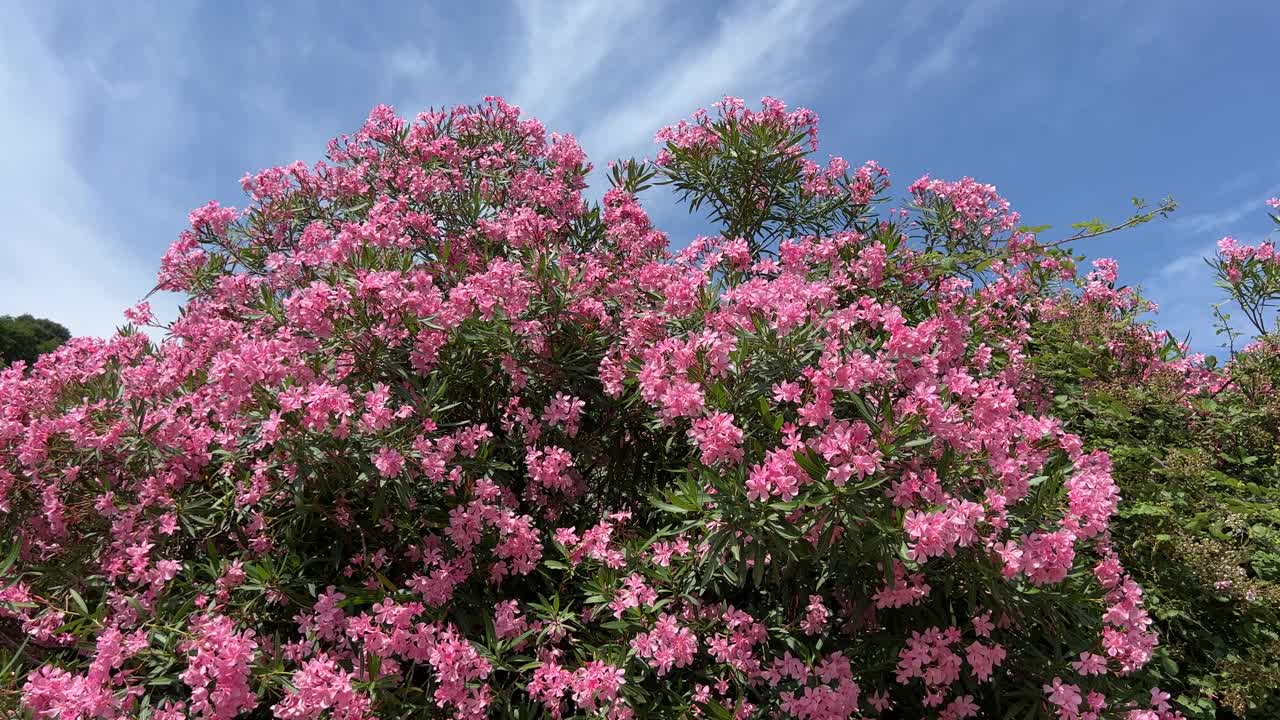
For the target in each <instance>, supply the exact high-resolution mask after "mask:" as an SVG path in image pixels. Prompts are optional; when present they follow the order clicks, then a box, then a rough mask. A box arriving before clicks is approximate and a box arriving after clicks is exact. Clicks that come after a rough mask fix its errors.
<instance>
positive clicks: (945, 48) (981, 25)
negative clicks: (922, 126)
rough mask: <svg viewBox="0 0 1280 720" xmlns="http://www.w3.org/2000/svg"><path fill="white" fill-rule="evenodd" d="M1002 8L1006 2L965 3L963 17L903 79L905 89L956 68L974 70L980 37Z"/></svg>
mask: <svg viewBox="0 0 1280 720" xmlns="http://www.w3.org/2000/svg"><path fill="white" fill-rule="evenodd" d="M1003 5H1004V2H1003V0H981V1H977V2H970V3H967V4H965V5H964V6H963V10H962V11H961V13H960V17H959V18H957V19H956V20H955V22H954V23H952V24H951V25H950V27H948V28H947V29H946V31H945V32H943V33H942V35H941V37H940V38H939V39H938V40H937V41H936V42H933V43H931V45H932V48H931V49H930V50H929V51H928V52H926V53H925V54H924V55H923V56H922V57H921V58H920V59H919V60H918V61H916V62H914V63H912V64H911V65H910V66H909V67H908V68H907V72H906V75H905V80H904V83H905V85H906V88H907V89H915V88H918V87H919V86H920V85H923V84H924V83H926V82H928V81H930V80H933V79H935V78H938V77H941V76H943V75H947V74H950V73H952V72H955V71H956V70H957V69H967V68H969V67H972V66H973V65H974V64H975V63H976V62H977V57H978V55H977V54H976V53H974V52H972V49H973V45H974V44H975V43H976V42H977V40H978V36H979V34H980V33H981V32H982V31H983V30H985V29H986V28H987V27H989V26H990V25H991V24H992V23H993V22H994V21H995V20H996V18H997V17H998V15H999V12H1000V10H1001V9H1002V7H1003Z"/></svg>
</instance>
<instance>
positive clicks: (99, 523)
mask: <svg viewBox="0 0 1280 720" xmlns="http://www.w3.org/2000/svg"><path fill="white" fill-rule="evenodd" d="M657 140H658V142H659V144H660V152H658V153H657V157H656V160H654V161H652V162H650V161H635V160H631V161H626V162H619V163H616V164H613V165H612V166H611V168H610V171H609V172H608V173H607V174H608V176H609V182H610V188H609V189H608V190H607V192H605V193H604V195H603V200H602V201H601V202H599V203H589V202H586V201H585V200H584V195H583V192H584V190H585V189H586V181H587V179H588V177H589V176H590V174H591V166H590V165H589V164H588V161H587V159H586V157H585V155H584V153H583V152H582V150H581V149H580V147H579V146H578V145H577V143H576V142H575V141H574V139H573V138H572V137H569V136H563V135H556V134H551V135H550V136H549V137H548V135H547V133H546V131H545V129H544V128H543V126H542V125H541V124H539V123H538V122H537V121H534V120H529V119H522V118H521V117H520V116H519V112H518V110H517V109H516V108H513V107H511V106H509V105H507V104H506V103H504V102H503V101H501V100H499V99H496V98H490V99H486V100H485V102H484V103H483V104H481V105H479V106H475V107H459V108H455V109H452V110H443V111H429V112H426V113H423V114H421V115H419V116H417V117H416V118H415V119H414V120H413V121H412V122H409V121H405V120H402V119H400V118H398V117H397V116H396V115H395V114H394V112H393V111H392V110H391V109H389V108H386V107H378V108H375V109H374V111H373V112H372V114H371V115H370V116H369V119H368V121H367V122H366V123H365V125H364V126H363V127H362V128H361V129H360V130H359V131H358V132H357V133H355V134H354V135H350V136H345V135H344V136H342V137H340V138H338V139H336V140H334V141H332V142H331V143H330V145H329V148H328V154H327V160H326V161H324V162H321V163H318V164H317V165H316V166H314V167H307V166H305V165H303V164H301V163H295V164H293V165H290V166H287V167H278V168H272V169H269V170H266V171H263V172H261V173H258V174H256V175H251V176H246V177H245V178H244V180H243V186H244V189H245V192H246V194H247V196H248V201H249V202H248V208H247V209H245V210H235V209H232V208H228V207H222V206H220V205H218V204H216V203H210V204H208V205H206V206H204V207H202V208H199V209H197V210H196V211H194V212H193V213H192V214H191V216H190V227H189V228H188V229H187V230H185V231H183V232H182V233H181V235H180V236H179V238H178V240H177V241H176V242H175V243H174V244H173V245H172V246H171V247H170V249H169V250H168V252H167V253H166V254H165V256H164V258H163V259H162V261H161V270H160V277H159V284H158V286H157V287H158V288H160V289H164V290H171V291H180V292H183V293H186V294H187V296H188V300H187V301H186V303H185V305H184V306H183V308H182V311H181V313H180V316H179V317H178V319H177V320H176V321H174V322H172V323H170V324H167V325H163V326H160V325H158V324H157V322H156V321H155V320H154V319H153V318H152V316H151V312H150V310H149V308H148V307H147V305H146V304H145V303H143V304H140V305H138V306H137V307H135V308H132V309H130V310H129V311H128V312H127V313H126V318H127V320H128V323H127V324H126V325H124V326H123V327H122V328H121V330H120V331H119V332H118V333H117V334H116V335H114V336H113V337H111V338H108V339H105V340H99V339H90V338H76V339H73V340H71V341H70V342H68V343H67V344H66V345H64V346H63V347H61V348H59V349H57V350H56V351H54V352H52V353H49V354H46V355H44V356H42V357H41V358H40V359H39V360H37V361H36V362H35V363H34V364H33V365H32V366H30V367H27V366H26V364H25V363H22V362H19V363H17V364H15V366H14V367H12V368H10V369H8V370H5V371H4V372H3V374H0V398H2V399H3V403H0V523H2V524H3V528H4V531H5V532H4V534H3V535H0V538H4V539H5V540H6V541H7V543H6V548H7V550H8V556H7V559H6V560H5V561H4V562H3V563H0V568H2V569H3V570H2V571H0V582H2V583H3V588H4V589H3V590H0V616H3V619H0V641H2V642H3V644H4V647H3V649H0V652H3V656H2V657H0V683H3V690H0V709H3V710H5V712H7V713H9V714H16V715H17V716H19V717H37V718H58V719H59V720H73V719H75V720H80V719H82V718H110V719H116V718H150V719H153V720H178V719H179V718H201V719H204V718H211V719H217V720H229V719H230V718H281V719H306V720H310V719H313V718H315V719H319V718H326V719H328V718H332V719H333V720H372V719H373V718H380V719H381V720H390V719H392V718H423V717H457V718H479V717H499V718H535V717H557V718H559V717H608V718H631V717H638V718H686V717H705V718H713V719H726V718H749V717H794V718H805V719H812V720H818V719H822V720H834V719H835V718H849V717H866V718H873V717H883V718H898V717H936V718H945V719H947V720H961V719H963V718H970V717H978V716H982V717H999V718H1003V717H1017V718H1021V717H1027V718H1035V717H1044V718H1054V717H1056V718H1102V717H1127V718H1130V719H1131V720H1168V719H1170V718H1178V717H1182V716H1183V715H1184V714H1185V715H1186V716H1187V717H1191V716H1195V715H1199V716H1205V717H1208V716H1212V714H1213V712H1214V711H1215V710H1216V709H1217V708H1219V707H1220V708H1222V709H1223V711H1224V712H1225V711H1235V712H1237V713H1240V714H1243V713H1245V712H1248V711H1249V710H1250V709H1256V708H1266V707H1272V708H1274V707H1275V705H1274V703H1275V698H1274V696H1273V695H1269V694H1268V693H1272V692H1273V691H1271V690H1269V688H1272V687H1275V686H1276V682H1275V678H1276V675H1275V673H1276V666H1275V663H1276V661H1275V657H1276V654H1275V650H1276V649H1277V648H1276V642H1277V640H1276V637H1277V635H1276V628H1277V622H1276V617H1275V608H1276V604H1277V602H1278V599H1277V592H1276V590H1275V584H1274V582H1275V580H1276V572H1277V570H1278V569H1280V555H1278V554H1277V552H1276V548H1277V539H1276V531H1277V523H1276V514H1277V512H1278V511H1277V510H1276V509H1275V505H1274V503H1273V502H1271V500H1273V499H1274V494H1275V493H1276V492H1277V490H1276V485H1277V480H1276V474H1277V473H1276V467H1277V453H1276V447H1275V446H1276V428H1277V418H1278V417H1280V412H1278V406H1277V400H1276V397H1277V395H1276V393H1275V392H1274V391H1273V390H1272V388H1273V387H1274V384H1275V381H1276V378H1277V366H1278V365H1280V361H1278V360H1277V356H1276V341H1275V339H1274V337H1271V336H1268V335H1266V334H1265V333H1263V334H1262V337H1263V339H1262V340H1260V341H1258V344H1256V345H1255V346H1252V347H1250V348H1249V349H1247V350H1244V351H1242V352H1240V353H1239V354H1237V355H1236V356H1235V357H1233V358H1232V359H1231V360H1230V362H1228V363H1226V364H1224V366H1223V367H1221V368H1219V367H1216V366H1214V365H1213V364H1212V363H1210V362H1207V361H1205V360H1203V359H1201V358H1198V357H1195V356H1190V355H1188V354H1187V353H1186V351H1185V348H1183V347H1182V346H1179V345H1178V344H1177V343H1175V342H1172V341H1168V340H1167V338H1166V337H1165V336H1164V335H1162V334H1160V333H1158V332H1156V331H1154V330H1152V329H1151V328H1150V327H1149V326H1148V325H1147V324H1144V323H1143V322H1141V321H1140V320H1139V313H1140V312H1141V311H1142V309H1143V308H1144V305H1143V301H1142V300H1141V298H1140V297H1139V296H1138V295H1137V294H1136V293H1135V292H1133V291H1131V290H1129V289H1127V288H1117V287H1116V284H1115V280H1116V271H1115V267H1114V263H1110V262H1109V261H1098V262H1097V263H1095V267H1094V268H1093V269H1092V270H1091V271H1089V272H1087V273H1083V274H1082V273H1078V272H1077V260H1078V259H1077V258H1075V257H1073V255H1072V254H1071V252H1070V251H1069V250H1068V249H1066V248H1064V247H1063V246H1059V245H1058V244H1056V243H1042V242H1041V241H1040V240H1038V239H1037V236H1036V234H1035V233H1034V232H1032V231H1030V230H1028V229H1027V228H1024V227H1023V226H1022V225H1021V224H1020V220H1019V217H1018V215H1017V214H1016V213H1015V212H1013V211H1012V210H1011V209H1010V208H1009V204H1008V203H1007V202H1006V201H1004V200H1003V199H1002V198H1001V197H1000V196H999V195H997V193H996V191H995V189H994V188H993V187H991V186H989V185H984V184H981V183H978V182H976V181H974V180H973V179H971V178H964V179H961V180H958V181H944V180H938V179H932V178H928V177H926V178H921V179H919V180H917V181H915V182H914V183H911V184H910V185H909V186H908V187H907V188H906V190H905V193H903V194H902V196H901V202H898V203H894V202H892V199H893V198H894V197H895V195H894V193H893V191H892V190H891V187H890V183H889V176H888V173H887V172H886V171H885V170H884V169H882V168H881V167H879V166H878V165H876V164H875V163H872V162H869V163H865V164H863V165H861V166H859V167H856V168H855V167H852V166H851V165H850V164H849V163H847V162H846V161H844V160H842V159H840V158H832V159H830V160H829V161H828V162H827V163H825V164H818V163H816V162H815V161H814V160H813V159H812V158H813V157H815V156H816V152H817V118H816V117H815V116H814V115H813V114H812V113H810V112H808V111H805V110H794V111H788V110H787V109H786V108H785V107H784V106H783V105H782V104H781V103H779V102H777V101H775V100H772V99H768V98H766V99H765V100H764V101H762V104H761V107H760V108H759V109H749V108H747V107H746V106H744V105H743V103H742V102H741V101H738V100H736V99H733V98H727V99H726V100H725V101H723V102H722V103H719V104H717V105H716V106H715V107H714V108H712V109H711V110H710V111H699V112H698V113H695V114H694V115H693V116H692V117H691V118H690V119H688V120H686V121H682V122H680V123H677V124H676V125H673V126H671V127H668V128H665V129H663V130H662V131H660V132H659V133H658V136H657ZM654 185H665V186H668V187H669V188H670V189H671V190H673V191H674V193H675V196H676V197H677V198H678V199H679V200H680V202H682V203H683V204H684V205H686V206H687V207H688V208H689V209H690V210H691V211H694V212H698V213H701V214H703V215H704V216H705V217H707V218H708V219H709V220H710V221H711V222H712V223H713V224H714V226H715V227H716V230H717V232H718V234H717V235H715V236H712V237H699V238H696V239H694V240H693V241H692V242H689V243H685V242H683V240H684V239H681V240H682V242H679V243H671V242H670V241H669V238H668V237H667V236H666V234H664V233H663V232H661V231H660V230H658V229H657V228H655V227H654V226H653V225H652V223H651V222H650V219H649V217H648V215H647V214H646V212H645V210H644V209H643V208H642V206H641V204H640V198H641V197H642V194H643V193H644V192H645V190H646V189H648V188H650V187H652V186H654ZM673 245H678V246H680V247H681V248H682V249H678V250H677V249H673ZM1269 247H1270V246H1267V245H1260V246H1257V247H1247V246H1238V245H1231V246H1229V247H1226V248H1224V249H1223V251H1222V253H1220V257H1219V258H1218V260H1217V262H1218V263H1219V267H1220V268H1221V270H1222V272H1223V273H1225V274H1224V275H1223V283H1224V285H1225V286H1226V287H1227V288H1228V290H1229V291H1231V292H1232V293H1233V297H1236V298H1237V299H1239V300H1240V302H1241V303H1242V307H1243V306H1244V305H1247V304H1248V303H1249V302H1254V301H1257V300H1258V298H1256V297H1253V296H1250V295H1249V294H1248V293H1249V292H1252V291H1253V290H1257V291H1258V292H1263V293H1264V294H1265V292H1266V287H1265V283H1266V282H1270V280H1268V279H1267V278H1272V276H1273V274H1274V273H1275V268H1276V267H1277V266H1276V265H1275V264H1274V262H1273V261H1274V256H1273V255H1271V254H1269V251H1268V250H1266V248H1269ZM1249 263H1252V265H1249ZM1268 263H1272V264H1268ZM1242 265H1248V269H1245V270H1242V274H1241V275H1239V276H1235V275H1231V273H1232V272H1233V270H1232V268H1236V267H1238V266H1242ZM1233 278H1234V279H1233ZM1259 278H1261V280H1260V279H1259ZM1271 292H1272V293H1273V294H1274V292H1275V290H1274V288H1273V289H1272V290H1271ZM1251 298H1252V299H1251ZM1251 307H1252V306H1251ZM1265 311H1266V300H1265V299H1263V300H1262V301H1261V310H1260V311H1259V312H1262V313H1263V315H1261V316H1260V317H1264V318H1265ZM148 325H155V326H157V327H160V328H161V334H162V335H163V339H162V340H159V341H152V340H151V339H149V337H148V336H147V335H146V334H144V333H143V332H142V331H141V330H142V328H143V327H145V326H148ZM1162 643H1163V644H1162ZM1160 688H1165V690H1161V689H1160ZM1267 703H1272V704H1271V705H1267Z"/></svg>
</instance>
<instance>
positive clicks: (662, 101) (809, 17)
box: [583, 0, 852, 159]
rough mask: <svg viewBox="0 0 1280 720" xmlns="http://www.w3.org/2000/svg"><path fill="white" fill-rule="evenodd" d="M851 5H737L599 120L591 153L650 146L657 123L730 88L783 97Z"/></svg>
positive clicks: (591, 133) (791, 1) (589, 137)
mask: <svg viewBox="0 0 1280 720" xmlns="http://www.w3.org/2000/svg"><path fill="white" fill-rule="evenodd" d="M851 7H852V3H850V2H821V3H818V2H803V1H801V0H785V1H784V2H779V3H775V4H772V5H764V4H754V3H752V4H743V5H740V6H737V7H735V8H733V9H731V10H730V11H729V12H727V13H725V14H723V15H721V16H720V17H719V18H718V19H717V23H716V27H715V29H714V31H713V32H712V33H710V35H709V36H708V37H707V39H706V40H705V41H703V42H702V43H700V44H697V45H695V46H693V47H691V48H689V49H687V50H685V51H683V52H680V53H676V54H674V55H673V56H671V57H670V59H669V61H668V62H667V63H666V64H665V66H662V67H656V68H654V71H653V73H652V74H651V76H650V77H649V80H648V82H647V83H646V84H645V85H644V86H642V87H639V88H635V89H634V91H633V92H629V93H627V94H626V96H625V97H624V99H623V101H622V102H620V103H617V105H616V106H615V107H614V108H613V109H612V110H611V111H610V112H609V113H608V114H606V115H605V116H604V117H603V118H602V119H600V121H599V122H596V123H594V124H593V125H592V126H591V127H590V128H589V130H588V131H587V132H586V133H585V135H584V137H583V144H584V146H585V147H586V148H587V150H588V152H591V153H593V157H596V158H598V159H603V158H609V159H611V158H614V157H616V156H618V155H621V154H623V153H624V152H627V151H634V150H637V149H639V148H642V147H647V146H648V145H649V144H650V142H651V140H652V137H653V133H654V132H655V131H656V130H657V129H658V128H659V127H661V126H662V125H665V124H667V123H669V122H671V121H673V120H675V119H678V118H680V117H684V116H685V115H687V114H688V113H689V112H691V111H692V110H693V109H695V108H697V107H699V106H702V105H705V104H707V103H708V102H711V101H714V100H716V99H718V98H719V97H720V96H722V95H724V94H738V95H743V96H750V95H754V94H767V93H773V94H777V95H779V96H782V97H785V95H786V93H787V91H788V90H791V89H794V88H795V86H796V85H797V84H798V83H801V82H805V76H806V71H809V72H812V71H813V69H812V68H807V67H804V65H803V64H802V63H799V62H797V61H798V60H800V59H801V58H803V57H804V56H805V55H806V54H807V53H809V52H813V51H814V50H815V47H816V45H817V44H818V42H819V41H821V40H823V39H824V38H825V37H827V36H828V35H829V33H830V32H831V31H832V28H833V26H834V22H835V20H836V19H837V18H839V17H840V16H842V15H844V14H845V13H847V12H848V11H849V10H850V9H851ZM753 99H754V98H753Z"/></svg>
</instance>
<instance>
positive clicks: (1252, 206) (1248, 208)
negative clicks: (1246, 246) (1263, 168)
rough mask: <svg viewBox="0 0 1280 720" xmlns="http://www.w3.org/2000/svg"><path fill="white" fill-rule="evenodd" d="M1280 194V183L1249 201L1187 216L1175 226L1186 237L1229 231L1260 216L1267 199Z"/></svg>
mask: <svg viewBox="0 0 1280 720" xmlns="http://www.w3.org/2000/svg"><path fill="white" fill-rule="evenodd" d="M1277 192H1280V183H1278V184H1275V185H1272V186H1271V187H1269V188H1267V189H1266V190H1264V191H1262V192H1259V193H1254V194H1251V195H1250V196H1249V198H1248V199H1247V200H1243V201H1241V202H1239V203H1236V204H1234V205H1229V206H1227V207H1222V208H1218V209H1216V210H1209V211H1205V212H1199V213H1195V214H1192V215H1185V216H1183V217H1180V218H1176V219H1175V220H1174V223H1173V224H1174V226H1175V228H1176V229H1177V230H1178V231H1179V232H1182V233H1184V234H1186V235H1202V234H1205V233H1212V232H1217V231H1222V230H1229V229H1230V228H1231V226H1232V225H1235V224H1236V223H1239V222H1240V221H1241V220H1243V219H1244V218H1246V217H1248V216H1251V215H1255V214H1260V213H1261V212H1262V211H1263V209H1264V208H1265V205H1264V204H1263V203H1265V202H1266V200H1267V198H1269V197H1273V196H1275V194H1276V193H1277Z"/></svg>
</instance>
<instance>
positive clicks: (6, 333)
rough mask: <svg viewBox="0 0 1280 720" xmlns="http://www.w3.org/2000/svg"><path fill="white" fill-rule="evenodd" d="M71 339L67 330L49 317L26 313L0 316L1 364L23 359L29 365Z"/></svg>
mask: <svg viewBox="0 0 1280 720" xmlns="http://www.w3.org/2000/svg"><path fill="white" fill-rule="evenodd" d="M70 339H71V332H70V331H69V330H67V329H66V328H65V327H63V326H61V325H59V324H58V323H56V322H54V321H52V320H46V319H44V318H37V317H32V316H30V315H19V316H17V317H14V316H12V315H0V358H2V359H3V363H0V364H2V365H9V364H10V363H12V362H14V361H15V360H25V361H27V364H28V365H30V364H31V363H34V362H35V361H36V358H38V357H40V356H41V355H43V354H44V353H47V352H50V351H52V350H56V349H57V348H58V346H59V345H61V344H62V343H64V342H66V341H68V340H70Z"/></svg>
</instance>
